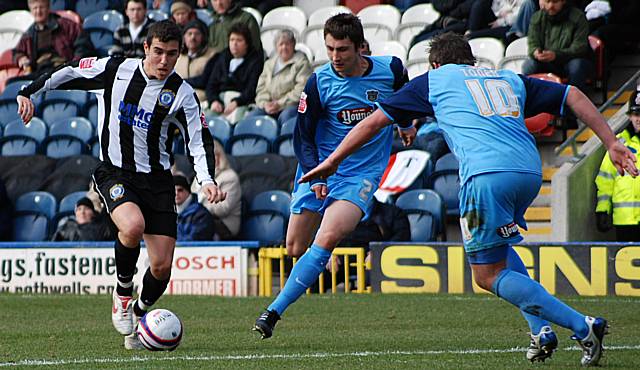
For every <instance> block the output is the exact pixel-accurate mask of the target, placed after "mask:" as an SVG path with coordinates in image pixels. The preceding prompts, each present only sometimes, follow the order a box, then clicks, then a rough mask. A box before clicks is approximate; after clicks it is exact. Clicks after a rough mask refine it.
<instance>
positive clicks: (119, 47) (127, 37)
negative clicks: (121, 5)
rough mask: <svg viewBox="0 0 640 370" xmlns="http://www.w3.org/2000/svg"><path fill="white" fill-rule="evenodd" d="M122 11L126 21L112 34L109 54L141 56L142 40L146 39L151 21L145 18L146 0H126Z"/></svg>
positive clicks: (129, 56) (142, 55)
mask: <svg viewBox="0 0 640 370" xmlns="http://www.w3.org/2000/svg"><path fill="white" fill-rule="evenodd" d="M124 12H125V15H126V16H127V21H126V22H125V24H123V25H122V26H120V27H119V28H118V29H117V30H116V32H115V33H114V34H113V46H112V47H111V50H109V55H111V56H124V57H127V58H142V57H144V47H143V42H144V40H146V39H147V31H148V30H149V26H151V24H152V23H153V20H152V19H149V18H147V3H146V0H127V4H126V8H125V11H124Z"/></svg>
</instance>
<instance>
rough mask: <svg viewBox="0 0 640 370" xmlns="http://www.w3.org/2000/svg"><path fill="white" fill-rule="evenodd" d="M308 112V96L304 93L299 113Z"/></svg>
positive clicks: (299, 105)
mask: <svg viewBox="0 0 640 370" xmlns="http://www.w3.org/2000/svg"><path fill="white" fill-rule="evenodd" d="M306 112H307V94H306V93H305V92H304V91H303V92H302V94H301V95H300V102H299V103H298V113H306Z"/></svg>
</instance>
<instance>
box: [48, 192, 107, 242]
mask: <svg viewBox="0 0 640 370" xmlns="http://www.w3.org/2000/svg"><path fill="white" fill-rule="evenodd" d="M113 237H114V236H113V233H112V231H111V229H110V227H109V223H108V220H107V219H106V217H105V215H104V214H101V213H97V212H96V211H95V208H94V207H93V203H92V202H91V200H90V199H89V198H87V197H83V198H80V199H79V200H78V201H77V202H76V207H75V209H74V217H69V218H68V219H66V220H65V221H64V222H62V223H61V225H60V226H58V229H57V230H56V232H55V233H54V234H53V237H52V239H51V240H53V241H58V242H59V241H68V242H71V241H99V240H112V239H113Z"/></svg>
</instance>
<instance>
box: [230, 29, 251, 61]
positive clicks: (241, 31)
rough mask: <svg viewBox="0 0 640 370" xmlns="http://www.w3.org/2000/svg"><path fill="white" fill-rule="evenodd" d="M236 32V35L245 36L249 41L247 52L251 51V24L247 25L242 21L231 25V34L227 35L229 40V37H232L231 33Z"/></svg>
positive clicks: (245, 39) (246, 40)
mask: <svg viewBox="0 0 640 370" xmlns="http://www.w3.org/2000/svg"><path fill="white" fill-rule="evenodd" d="M232 33H235V34H236V35H240V36H242V37H243V38H244V42H246V43H247V54H248V53H249V52H250V51H251V48H252V46H253V45H252V44H251V41H252V40H251V31H250V30H249V26H247V25H246V24H244V23H240V22H236V23H234V24H232V25H231V28H230V29H229V34H228V35H227V40H229V37H231V34H232Z"/></svg>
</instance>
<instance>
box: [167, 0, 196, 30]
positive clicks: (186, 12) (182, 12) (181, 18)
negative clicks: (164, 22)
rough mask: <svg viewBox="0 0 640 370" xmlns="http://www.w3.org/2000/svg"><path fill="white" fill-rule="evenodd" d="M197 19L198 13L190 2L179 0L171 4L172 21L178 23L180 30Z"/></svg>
mask: <svg viewBox="0 0 640 370" xmlns="http://www.w3.org/2000/svg"><path fill="white" fill-rule="evenodd" d="M194 19H197V16H196V12H195V11H194V10H193V6H192V5H191V3H190V2H189V1H186V0H178V1H174V2H173V4H171V20H173V21H174V22H176V24H177V25H178V26H180V28H182V29H183V30H184V27H185V26H186V25H187V24H188V23H189V22H190V21H192V20H194Z"/></svg>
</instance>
